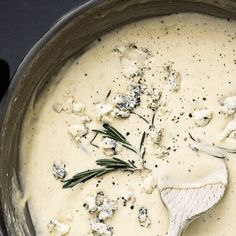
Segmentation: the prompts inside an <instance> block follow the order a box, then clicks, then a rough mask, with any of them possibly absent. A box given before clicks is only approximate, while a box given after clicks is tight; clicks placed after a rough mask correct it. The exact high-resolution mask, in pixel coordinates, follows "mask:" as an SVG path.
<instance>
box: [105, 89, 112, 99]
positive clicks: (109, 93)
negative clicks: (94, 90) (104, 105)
mask: <svg viewBox="0 0 236 236" xmlns="http://www.w3.org/2000/svg"><path fill="white" fill-rule="evenodd" d="M110 95H111V90H109V91H108V93H107V96H106V100H107V99H108V98H109V97H110Z"/></svg>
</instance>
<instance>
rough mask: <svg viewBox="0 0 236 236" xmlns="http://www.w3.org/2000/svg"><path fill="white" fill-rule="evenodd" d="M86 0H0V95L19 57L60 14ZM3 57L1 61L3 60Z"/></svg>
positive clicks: (17, 63)
mask: <svg viewBox="0 0 236 236" xmlns="http://www.w3.org/2000/svg"><path fill="white" fill-rule="evenodd" d="M86 1H88V0H40V1H36V0H0V99H1V95H2V93H3V91H4V90H5V89H6V87H7V84H8V83H7V82H6V78H7V75H8V68H7V66H6V64H5V63H4V61H6V62H7V63H8V65H9V67H10V71H9V72H10V73H9V75H10V76H12V75H13V73H14V71H15V70H16V68H17V67H18V65H19V64H20V62H21V60H22V58H23V57H24V56H25V55H26V54H27V52H28V51H29V50H30V48H31V47H32V46H33V45H34V44H35V43H36V42H37V41H38V40H39V39H40V37H41V36H42V35H43V34H44V33H46V32H47V30H48V29H49V28H50V26H51V25H53V23H55V22H56V20H57V19H58V18H60V17H61V16H62V15H63V14H65V13H66V12H68V11H69V10H71V9H73V8H75V7H76V6H78V5H80V4H82V3H84V2H86ZM2 60H4V61H2Z"/></svg>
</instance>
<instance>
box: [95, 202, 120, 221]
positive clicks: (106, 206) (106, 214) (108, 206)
mask: <svg viewBox="0 0 236 236" xmlns="http://www.w3.org/2000/svg"><path fill="white" fill-rule="evenodd" d="M116 210H117V202H116V201H115V200H112V199H108V198H104V200H103V203H102V205H101V206H99V207H98V211H99V214H98V219H99V220H103V221H104V220H106V219H108V218H111V217H112V216H113V214H114V212H115V211H116Z"/></svg>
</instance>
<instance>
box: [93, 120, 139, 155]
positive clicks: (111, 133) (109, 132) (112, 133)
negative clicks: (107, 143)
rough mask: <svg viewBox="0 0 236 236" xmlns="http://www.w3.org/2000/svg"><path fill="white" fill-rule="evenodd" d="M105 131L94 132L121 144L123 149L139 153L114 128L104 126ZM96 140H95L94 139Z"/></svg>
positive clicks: (96, 130) (107, 125) (94, 130)
mask: <svg viewBox="0 0 236 236" xmlns="http://www.w3.org/2000/svg"><path fill="white" fill-rule="evenodd" d="M103 128H104V130H98V129H93V130H92V131H93V132H95V133H100V134H103V137H104V138H111V139H113V140H115V141H117V142H119V143H121V145H122V146H123V147H126V148H127V149H129V150H131V151H133V152H135V153H137V151H136V149H135V148H134V147H133V146H132V145H131V144H130V143H129V142H128V141H127V140H126V138H125V137H124V136H123V135H122V134H121V133H120V132H119V131H118V130H117V129H115V128H114V127H112V126H111V125H109V124H103ZM93 140H94V139H93Z"/></svg>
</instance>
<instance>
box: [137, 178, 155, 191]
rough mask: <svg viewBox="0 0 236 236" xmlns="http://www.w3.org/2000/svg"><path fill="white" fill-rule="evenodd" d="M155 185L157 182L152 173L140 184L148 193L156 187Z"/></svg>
mask: <svg viewBox="0 0 236 236" xmlns="http://www.w3.org/2000/svg"><path fill="white" fill-rule="evenodd" d="M156 186H157V184H156V181H155V178H154V177H153V176H152V175H149V176H148V177H146V178H145V179H144V181H143V183H142V185H141V187H142V188H143V190H144V191H145V192H146V193H148V194H151V193H152V192H153V190H154V189H155V188H156Z"/></svg>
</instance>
